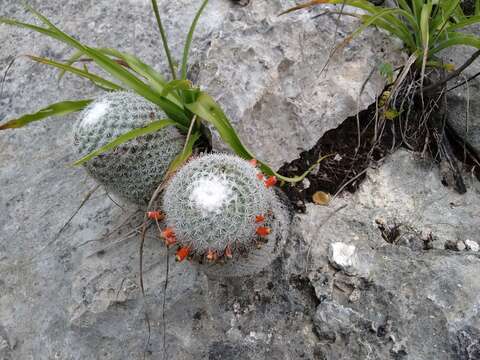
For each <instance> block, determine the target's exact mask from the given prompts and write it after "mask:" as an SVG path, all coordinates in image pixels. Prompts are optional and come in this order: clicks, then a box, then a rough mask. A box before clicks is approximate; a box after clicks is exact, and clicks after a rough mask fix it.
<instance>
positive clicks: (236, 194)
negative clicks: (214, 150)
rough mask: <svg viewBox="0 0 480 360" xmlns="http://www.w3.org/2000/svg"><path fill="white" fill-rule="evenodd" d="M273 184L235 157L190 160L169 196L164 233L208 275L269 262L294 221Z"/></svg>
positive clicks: (166, 196)
mask: <svg viewBox="0 0 480 360" xmlns="http://www.w3.org/2000/svg"><path fill="white" fill-rule="evenodd" d="M272 180H273V181H272ZM274 182H275V178H265V177H264V176H263V174H262V173H261V172H260V171H259V170H258V168H256V167H255V166H254V165H253V164H252V163H250V162H248V161H245V160H243V159H240V158H239V157H237V156H233V155H226V154H210V155H205V156H202V157H200V158H197V159H194V160H192V161H190V162H189V163H187V164H186V165H185V166H184V167H183V168H182V169H181V170H180V171H178V173H177V174H176V175H175V176H174V177H173V179H171V181H170V183H169V184H168V186H167V188H166V190H165V194H164V204H163V210H164V212H165V216H166V225H167V228H166V229H165V231H164V232H163V236H164V238H165V239H166V242H167V245H173V244H175V245H176V246H177V247H178V252H177V260H183V259H184V258H186V257H188V258H190V259H192V260H193V261H194V262H196V263H198V264H200V266H201V267H202V268H203V270H205V271H206V272H207V273H209V274H211V275H214V276H225V277H230V276H243V275H248V274H252V273H255V272H258V271H260V270H261V269H262V268H264V267H265V266H267V265H268V264H270V263H271V261H272V260H273V259H274V258H275V257H277V256H278V254H279V252H280V251H281V250H282V248H283V244H284V242H285V240H286V232H287V229H288V223H289V215H288V211H287V210H286V207H285V206H284V205H283V203H282V202H281V201H280V200H279V198H278V197H277V195H276V193H275V191H274V190H273V188H272V185H274Z"/></svg>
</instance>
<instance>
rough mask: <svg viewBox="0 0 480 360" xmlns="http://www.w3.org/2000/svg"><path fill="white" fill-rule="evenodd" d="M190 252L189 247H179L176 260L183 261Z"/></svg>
mask: <svg viewBox="0 0 480 360" xmlns="http://www.w3.org/2000/svg"><path fill="white" fill-rule="evenodd" d="M188 254H190V248H189V247H182V248H180V249H178V251H177V254H176V255H175V260H176V261H178V262H182V261H183V260H185V258H186V257H187V256H188Z"/></svg>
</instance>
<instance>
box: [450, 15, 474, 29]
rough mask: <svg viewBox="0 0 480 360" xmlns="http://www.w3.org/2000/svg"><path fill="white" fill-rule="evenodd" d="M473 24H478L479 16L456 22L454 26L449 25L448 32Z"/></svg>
mask: <svg viewBox="0 0 480 360" xmlns="http://www.w3.org/2000/svg"><path fill="white" fill-rule="evenodd" d="M475 24H480V15H476V16H470V17H468V18H465V19H463V20H461V21H459V22H457V23H456V24H451V25H449V26H448V30H460V29H463V28H465V27H467V26H471V25H475Z"/></svg>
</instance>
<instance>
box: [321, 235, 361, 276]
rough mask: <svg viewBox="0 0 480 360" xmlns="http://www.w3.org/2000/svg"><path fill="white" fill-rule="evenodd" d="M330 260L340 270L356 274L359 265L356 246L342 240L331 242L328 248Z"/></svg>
mask: <svg viewBox="0 0 480 360" xmlns="http://www.w3.org/2000/svg"><path fill="white" fill-rule="evenodd" d="M328 260H329V261H330V263H331V264H332V266H333V267H335V268H336V269H338V270H343V271H345V272H346V273H347V274H350V275H354V274H355V273H356V271H355V267H356V265H357V255H356V248H355V246H353V245H348V244H345V243H341V242H336V243H331V244H330V246H329V248H328Z"/></svg>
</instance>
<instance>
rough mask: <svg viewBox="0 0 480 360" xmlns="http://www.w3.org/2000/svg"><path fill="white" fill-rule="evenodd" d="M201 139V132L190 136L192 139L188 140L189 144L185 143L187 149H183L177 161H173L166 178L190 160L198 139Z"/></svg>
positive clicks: (176, 158)
mask: <svg viewBox="0 0 480 360" xmlns="http://www.w3.org/2000/svg"><path fill="white" fill-rule="evenodd" d="M200 137H201V134H200V132H195V133H192V134H191V135H190V137H189V138H188V139H187V142H186V143H185V148H184V149H183V151H182V152H181V153H180V154H178V155H177V156H176V157H175V159H173V161H172V162H171V163H170V166H169V168H168V171H167V175H166V177H168V176H169V175H170V174H172V173H173V172H175V171H176V170H177V169H178V168H180V167H181V166H182V165H183V164H184V163H185V162H186V161H187V160H188V159H189V158H190V156H191V155H192V153H193V147H194V145H195V143H196V142H197V141H198V139H200Z"/></svg>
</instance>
